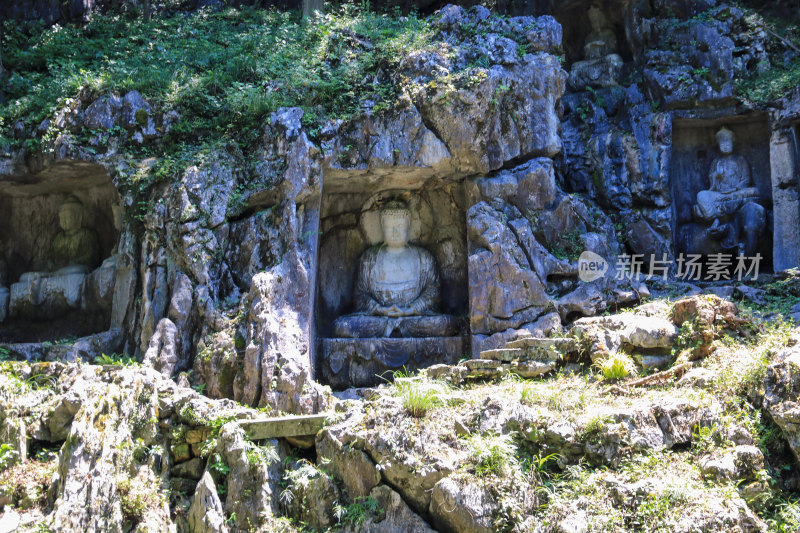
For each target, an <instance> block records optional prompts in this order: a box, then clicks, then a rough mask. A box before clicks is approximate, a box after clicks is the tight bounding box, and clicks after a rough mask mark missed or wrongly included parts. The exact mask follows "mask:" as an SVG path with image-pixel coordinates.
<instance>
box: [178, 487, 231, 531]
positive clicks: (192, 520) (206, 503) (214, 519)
mask: <svg viewBox="0 0 800 533" xmlns="http://www.w3.org/2000/svg"><path fill="white" fill-rule="evenodd" d="M186 520H187V522H188V523H189V531H190V532H191V533H227V532H228V531H229V529H228V526H227V524H226V522H225V510H224V509H223V507H222V502H221V501H220V499H219V496H218V495H217V487H216V485H215V484H214V479H213V478H212V477H211V474H209V473H208V472H206V473H205V474H203V477H202V478H201V479H200V482H199V483H198V484H197V488H196V489H195V492H194V496H192V505H191V507H189V513H188V514H187V516H186Z"/></svg>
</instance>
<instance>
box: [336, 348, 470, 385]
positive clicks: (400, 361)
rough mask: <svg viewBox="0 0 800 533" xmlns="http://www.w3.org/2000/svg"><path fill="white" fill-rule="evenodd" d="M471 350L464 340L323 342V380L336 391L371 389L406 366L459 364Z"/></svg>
mask: <svg viewBox="0 0 800 533" xmlns="http://www.w3.org/2000/svg"><path fill="white" fill-rule="evenodd" d="M468 349H469V347H468V344H467V341H466V339H465V338H464V337H429V338H418V339H403V338H372V339H323V340H322V377H323V379H324V380H325V382H326V383H328V384H329V385H330V386H331V387H333V388H334V389H345V388H348V387H371V386H375V385H380V384H381V383H385V380H384V379H381V377H383V378H386V379H389V378H390V376H391V373H392V372H394V371H396V370H402V369H403V367H405V369H406V370H407V371H414V370H419V369H421V368H425V367H428V366H431V365H435V364H439V363H445V364H455V363H457V362H458V361H459V360H461V359H462V358H463V357H469V354H468V353H467V351H468Z"/></svg>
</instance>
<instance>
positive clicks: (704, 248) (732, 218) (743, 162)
mask: <svg viewBox="0 0 800 533" xmlns="http://www.w3.org/2000/svg"><path fill="white" fill-rule="evenodd" d="M733 141H734V134H733V132H732V131H731V130H729V129H727V128H722V129H721V130H719V132H717V143H718V144H719V150H720V152H721V153H722V155H721V156H720V157H718V158H716V159H715V160H714V161H713V162H712V163H711V170H710V172H709V176H708V177H709V182H710V187H709V189H708V190H705V191H700V192H699V193H697V203H696V204H695V205H694V207H693V208H692V214H693V215H694V219H695V221H696V222H697V223H698V224H699V225H701V226H702V227H704V230H703V232H702V233H701V234H700V235H698V239H696V242H695V245H694V246H693V248H696V249H695V250H693V251H694V252H696V253H716V252H719V251H728V252H731V253H735V254H743V255H745V256H748V257H750V256H752V255H754V254H755V252H756V249H757V248H758V239H759V237H760V236H761V234H762V233H763V231H764V228H765V226H766V210H765V209H764V207H763V206H761V205H760V204H759V203H758V202H759V192H758V189H757V188H756V187H754V186H753V179H752V176H751V175H750V165H749V164H748V162H747V159H745V158H744V156H741V155H738V154H734V153H733Z"/></svg>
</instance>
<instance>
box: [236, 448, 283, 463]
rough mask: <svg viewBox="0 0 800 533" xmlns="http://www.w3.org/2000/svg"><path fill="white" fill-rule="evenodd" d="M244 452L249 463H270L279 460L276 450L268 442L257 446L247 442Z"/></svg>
mask: <svg viewBox="0 0 800 533" xmlns="http://www.w3.org/2000/svg"><path fill="white" fill-rule="evenodd" d="M245 453H246V454H247V462H249V463H250V464H251V465H257V464H265V465H271V464H273V463H277V462H278V461H279V460H280V457H279V456H278V451H277V450H276V449H275V447H274V446H270V445H269V444H267V445H265V446H259V445H257V444H253V443H249V442H248V443H247V448H246V449H245Z"/></svg>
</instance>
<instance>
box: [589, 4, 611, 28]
mask: <svg viewBox="0 0 800 533" xmlns="http://www.w3.org/2000/svg"><path fill="white" fill-rule="evenodd" d="M589 23H590V24H591V25H592V29H593V30H602V29H605V27H606V25H607V22H606V16H605V15H604V14H603V11H602V10H601V9H600V8H599V7H597V6H592V7H590V8H589Z"/></svg>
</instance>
